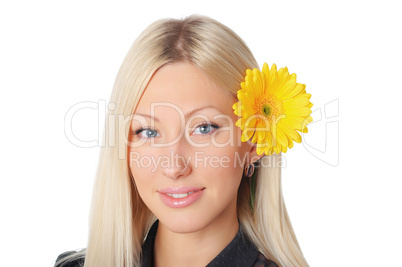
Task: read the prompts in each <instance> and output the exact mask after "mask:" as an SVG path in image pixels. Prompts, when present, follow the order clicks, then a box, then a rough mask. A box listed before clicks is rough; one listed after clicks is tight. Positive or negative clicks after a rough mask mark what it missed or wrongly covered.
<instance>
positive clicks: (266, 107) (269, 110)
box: [262, 104, 272, 117]
mask: <svg viewBox="0 0 402 267" xmlns="http://www.w3.org/2000/svg"><path fill="white" fill-rule="evenodd" d="M271 113H272V108H271V107H270V106H269V105H268V104H263V105H262V114H264V116H265V117H268V116H269V115H271Z"/></svg>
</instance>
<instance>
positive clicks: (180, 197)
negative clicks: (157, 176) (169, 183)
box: [159, 187, 205, 208]
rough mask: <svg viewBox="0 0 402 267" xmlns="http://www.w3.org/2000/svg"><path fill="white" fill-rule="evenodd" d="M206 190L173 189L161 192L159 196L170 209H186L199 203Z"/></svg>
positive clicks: (191, 188)
mask: <svg viewBox="0 0 402 267" xmlns="http://www.w3.org/2000/svg"><path fill="white" fill-rule="evenodd" d="M204 189H205V188H200V187H180V188H173V187H171V188H166V189H163V190H160V191H159V193H160V194H159V196H160V198H161V200H162V202H163V203H164V204H165V205H166V206H168V207H171V208H184V207H187V206H190V205H191V204H193V203H194V202H195V201H197V200H198V199H199V198H200V197H201V196H202V194H203V192H204Z"/></svg>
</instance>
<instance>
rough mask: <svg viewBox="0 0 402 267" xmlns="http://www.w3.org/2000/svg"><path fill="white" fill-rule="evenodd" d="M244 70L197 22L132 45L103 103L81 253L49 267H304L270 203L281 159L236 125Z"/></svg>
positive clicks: (160, 30) (240, 57)
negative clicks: (102, 127) (85, 241)
mask: <svg viewBox="0 0 402 267" xmlns="http://www.w3.org/2000/svg"><path fill="white" fill-rule="evenodd" d="M253 68H257V62H256V60H255V59H254V57H253V55H252V53H251V52H250V50H249V49H248V47H247V46H246V45H245V43H244V42H243V41H242V40H241V39H240V38H239V37H238V36H237V35H236V34H235V33H234V32H233V31H232V30H231V29H229V28H227V27H226V26H224V25H222V24H220V23H219V22H217V21H215V20H213V19H210V18H207V17H203V16H190V17H188V18H186V19H183V20H174V19H166V20H160V21H157V22H155V23H153V24H152V25H150V26H149V27H148V28H147V29H146V30H145V31H144V32H143V33H142V34H141V35H140V36H139V37H138V38H137V40H136V41H135V42H134V44H133V46H132V47H131V49H130V50H129V52H128V54H127V56H126V58H125V59H124V62H123V64H122V66H121V68H120V71H119V73H118V75H117V78H116V82H115V85H114V89H113V92H112V96H111V100H110V102H111V103H114V104H115V108H113V110H110V111H109V114H108V116H107V121H106V127H105V134H104V140H106V142H107V145H106V146H105V147H103V148H102V151H101V157H100V161H99V167H98V171H97V178H96V183H95V188H94V195H93V200H92V201H93V202H92V209H91V220H90V235H89V241H88V246H87V248H86V250H84V251H81V252H76V253H71V252H70V253H65V254H63V255H61V256H60V257H59V258H58V261H57V262H56V266H80V264H83V263H84V259H85V266H119V267H123V266H308V265H307V262H306V260H305V259H304V257H303V254H302V252H301V250H300V248H299V245H298V243H297V240H296V237H295V235H294V233H293V229H292V227H291V224H290V221H289V218H288V215H287V211H286V207H285V204H284V201H283V197H282V192H281V183H280V166H279V165H278V162H279V160H280V154H281V153H280V152H281V151H286V148H284V149H283V148H282V149H281V148H280V146H278V147H279V150H276V152H277V153H267V151H268V150H264V148H263V147H261V146H260V145H255V144H254V143H255V141H256V139H258V138H252V137H253V136H256V137H258V135H257V134H256V133H254V132H250V131H248V132H247V130H245V131H243V133H242V130H244V127H241V128H240V127H237V126H236V125H235V123H236V121H237V120H238V118H239V117H238V116H237V115H239V113H240V111H239V108H236V107H235V109H236V114H235V113H233V109H232V106H233V105H234V104H235V105H236V102H237V101H238V99H237V98H236V93H237V91H238V90H239V89H240V84H241V82H242V81H243V80H244V76H245V74H246V70H247V69H253ZM249 74H250V73H249ZM304 92H305V91H304ZM239 107H240V106H239ZM267 112H268V111H267ZM269 112H271V110H269ZM272 112H273V111H272ZM237 125H239V123H237ZM254 130H255V129H254ZM302 130H303V129H302ZM245 133H249V134H250V136H248V137H247V136H246V137H245V136H244V135H245ZM248 139H252V141H253V142H254V143H253V142H245V141H247V140H248ZM241 141H243V142H241ZM291 142H292V140H289V143H288V146H289V147H291V144H290V143H291ZM292 144H293V143H292ZM258 150H259V151H258ZM262 151H265V154H267V155H265V156H264V153H261V152H262ZM257 152H258V153H257ZM271 152H272V151H271ZM268 155H269V156H268ZM267 161H269V162H270V163H272V162H276V164H270V166H268V165H269V164H264V162H267ZM254 166H256V168H255V170H254ZM253 177H254V179H255V180H254V181H255V185H254V186H255V188H253V186H251V187H252V188H250V185H251V184H252V183H251V181H252V180H251V179H252V178H253ZM253 189H254V190H253ZM250 192H252V193H251V194H250Z"/></svg>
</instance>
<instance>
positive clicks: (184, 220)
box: [158, 212, 208, 234]
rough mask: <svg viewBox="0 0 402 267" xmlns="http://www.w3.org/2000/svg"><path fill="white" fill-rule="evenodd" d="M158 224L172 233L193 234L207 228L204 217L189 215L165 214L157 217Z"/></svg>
mask: <svg viewBox="0 0 402 267" xmlns="http://www.w3.org/2000/svg"><path fill="white" fill-rule="evenodd" d="M158 219H159V223H162V224H163V225H164V226H165V227H166V228H167V229H169V230H170V231H172V232H174V233H181V234H185V233H193V232H197V231H200V230H202V229H204V228H205V227H206V226H208V220H207V218H205V216H200V215H198V216H191V215H189V214H174V213H173V212H172V213H170V214H166V215H165V216H161V217H158Z"/></svg>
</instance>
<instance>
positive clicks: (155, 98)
mask: <svg viewBox="0 0 402 267" xmlns="http://www.w3.org/2000/svg"><path fill="white" fill-rule="evenodd" d="M235 101H236V99H235V98H234V97H233V96H230V94H229V93H227V92H225V91H224V90H222V89H221V88H218V87H217V85H215V83H213V82H212V81H211V80H210V79H209V78H208V76H207V75H206V74H205V73H204V72H203V71H201V70H199V69H198V68H197V67H195V66H194V65H192V64H190V63H174V64H168V65H165V66H163V67H162V68H160V69H159V70H158V71H156V72H155V74H154V75H153V77H152V79H151V80H150V82H149V84H148V86H147V88H146V89H145V91H144V93H143V95H142V97H141V100H140V102H139V104H138V106H137V108H136V113H137V112H138V113H149V110H150V107H151V104H153V103H154V104H155V103H169V104H170V105H174V106H177V107H178V108H180V109H181V110H182V111H183V112H186V111H191V110H194V109H197V108H200V107H202V106H206V105H208V106H212V107H216V108H218V109H219V110H221V111H222V112H224V113H227V112H230V113H232V104H233V103H234V102H235Z"/></svg>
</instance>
